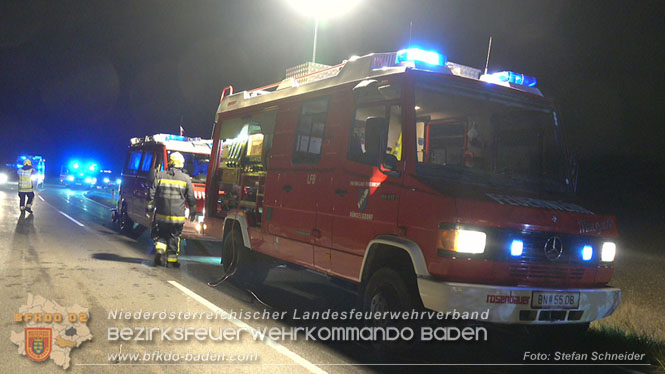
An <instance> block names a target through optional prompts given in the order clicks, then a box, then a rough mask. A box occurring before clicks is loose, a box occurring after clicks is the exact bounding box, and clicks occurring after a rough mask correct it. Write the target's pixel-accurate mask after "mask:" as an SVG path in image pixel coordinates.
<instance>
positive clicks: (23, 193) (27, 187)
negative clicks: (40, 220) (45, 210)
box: [18, 159, 36, 213]
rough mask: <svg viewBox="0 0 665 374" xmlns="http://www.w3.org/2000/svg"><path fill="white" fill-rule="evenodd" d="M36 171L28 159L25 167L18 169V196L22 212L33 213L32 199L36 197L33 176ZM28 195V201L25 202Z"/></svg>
mask: <svg viewBox="0 0 665 374" xmlns="http://www.w3.org/2000/svg"><path fill="white" fill-rule="evenodd" d="M35 173H36V171H35V169H33V168H32V161H30V159H26V160H25V161H23V168H21V169H18V198H19V200H20V204H21V213H24V212H28V213H32V199H34V198H35V192H34V190H33V186H32V176H33V175H34V174H35ZM26 197H27V198H28V203H27V204H26V203H25V200H26Z"/></svg>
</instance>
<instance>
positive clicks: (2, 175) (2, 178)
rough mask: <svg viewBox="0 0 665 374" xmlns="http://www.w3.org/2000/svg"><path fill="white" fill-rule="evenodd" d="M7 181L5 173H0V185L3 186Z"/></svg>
mask: <svg viewBox="0 0 665 374" xmlns="http://www.w3.org/2000/svg"><path fill="white" fill-rule="evenodd" d="M8 180H9V177H8V176H7V174H5V173H0V184H5V183H7V181H8Z"/></svg>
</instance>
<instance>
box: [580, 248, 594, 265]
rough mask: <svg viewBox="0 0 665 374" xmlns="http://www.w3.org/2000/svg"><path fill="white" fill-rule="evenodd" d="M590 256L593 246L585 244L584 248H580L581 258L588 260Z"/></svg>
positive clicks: (591, 255)
mask: <svg viewBox="0 0 665 374" xmlns="http://www.w3.org/2000/svg"><path fill="white" fill-rule="evenodd" d="M591 257H593V247H591V246H590V245H585V246H584V248H582V260H584V261H589V260H591Z"/></svg>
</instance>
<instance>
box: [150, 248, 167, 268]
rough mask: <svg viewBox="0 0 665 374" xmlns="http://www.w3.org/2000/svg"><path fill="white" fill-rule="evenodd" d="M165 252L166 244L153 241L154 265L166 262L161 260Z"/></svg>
mask: <svg viewBox="0 0 665 374" xmlns="http://www.w3.org/2000/svg"><path fill="white" fill-rule="evenodd" d="M165 252H166V244H164V243H161V242H155V257H154V258H153V260H154V263H155V266H160V265H162V263H163V264H164V265H166V262H164V261H162V260H163V257H164V254H165Z"/></svg>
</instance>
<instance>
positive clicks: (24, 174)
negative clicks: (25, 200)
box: [18, 166, 35, 192]
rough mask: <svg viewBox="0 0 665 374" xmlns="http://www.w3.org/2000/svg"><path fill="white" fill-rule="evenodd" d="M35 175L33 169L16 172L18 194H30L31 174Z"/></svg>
mask: <svg viewBox="0 0 665 374" xmlns="http://www.w3.org/2000/svg"><path fill="white" fill-rule="evenodd" d="M34 173H35V169H33V168H27V169H26V168H25V166H24V167H23V169H19V170H18V192H32V174H34Z"/></svg>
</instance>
